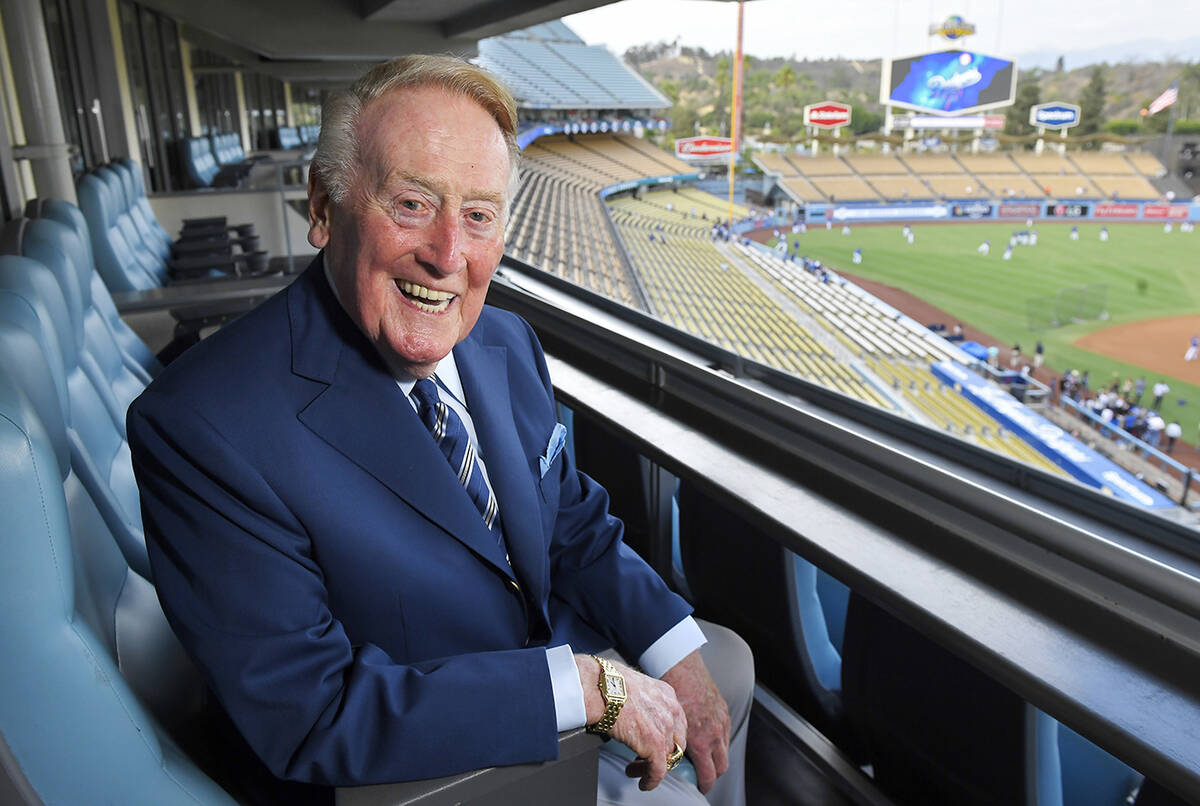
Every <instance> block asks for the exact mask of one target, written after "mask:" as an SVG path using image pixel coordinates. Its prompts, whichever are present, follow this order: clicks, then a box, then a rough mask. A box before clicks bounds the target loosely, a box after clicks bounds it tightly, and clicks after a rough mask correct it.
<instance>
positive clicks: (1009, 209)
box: [996, 202, 1042, 218]
mask: <svg viewBox="0 0 1200 806" xmlns="http://www.w3.org/2000/svg"><path fill="white" fill-rule="evenodd" d="M1041 214H1042V206H1041V205H1040V204H1038V203H1037V202H1001V203H1000V205H999V206H998V207H997V208H996V216H997V217H998V218H1037V217H1038V216H1040V215H1041Z"/></svg>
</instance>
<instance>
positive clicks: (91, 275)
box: [25, 199, 166, 383]
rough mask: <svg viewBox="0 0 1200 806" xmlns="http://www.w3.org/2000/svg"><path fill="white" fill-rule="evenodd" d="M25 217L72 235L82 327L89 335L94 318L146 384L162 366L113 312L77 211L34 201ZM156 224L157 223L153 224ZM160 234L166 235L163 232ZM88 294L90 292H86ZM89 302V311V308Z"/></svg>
mask: <svg viewBox="0 0 1200 806" xmlns="http://www.w3.org/2000/svg"><path fill="white" fill-rule="evenodd" d="M25 214H26V215H27V216H29V217H30V218H47V219H51V220H53V221H57V222H58V223H60V224H63V225H64V226H66V227H69V228H70V229H71V231H72V232H74V233H75V236H76V238H77V241H76V242H75V243H76V244H77V245H79V246H80V247H81V249H82V252H81V253H80V255H78V256H77V257H76V258H75V259H73V263H74V265H75V268H76V269H77V270H78V271H79V288H80V291H81V302H82V304H83V308H84V320H85V327H86V328H87V330H88V332H91V331H92V330H93V329H94V328H96V327H97V323H96V322H95V319H96V318H97V317H98V318H99V319H100V320H101V322H103V324H104V325H107V327H108V329H109V332H111V333H112V336H113V338H114V339H115V340H116V342H117V344H118V345H119V346H120V348H121V351H122V356H123V357H124V358H125V359H126V363H127V365H129V367H130V370H131V371H133V372H135V373H137V372H138V370H141V372H142V373H143V375H144V379H145V381H146V383H149V382H150V379H151V378H153V377H154V376H156V375H157V374H158V373H159V372H161V371H162V363H161V362H159V360H158V358H157V357H155V355H154V352H153V351H152V350H151V349H150V348H149V347H147V346H146V343H145V342H144V341H142V339H141V338H140V337H139V336H138V335H137V333H135V332H134V331H133V329H132V328H130V327H129V325H127V324H125V320H124V319H122V318H121V315H120V314H119V313H118V312H117V306H116V304H115V303H114V302H113V299H112V294H110V293H109V291H108V286H106V285H105V284H104V280H103V279H102V278H101V277H100V273H99V272H98V271H96V262H95V258H94V256H93V254H92V242H91V237H90V234H89V232H88V226H87V221H85V220H84V218H83V213H81V212H80V211H79V208H78V207H76V206H75V205H73V204H71V203H70V202H67V201H62V200H60V199H34V200H33V201H31V202H30V203H29V204H28V205H26V208H25ZM155 223H157V222H155ZM163 234H164V235H165V234H166V231H165V230H163ZM89 290H90V292H89ZM89 302H90V307H89Z"/></svg>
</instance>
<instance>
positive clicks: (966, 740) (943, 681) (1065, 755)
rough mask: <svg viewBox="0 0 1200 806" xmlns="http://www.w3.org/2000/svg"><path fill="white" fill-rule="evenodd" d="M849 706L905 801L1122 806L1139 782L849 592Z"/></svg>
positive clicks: (886, 779) (876, 763)
mask: <svg viewBox="0 0 1200 806" xmlns="http://www.w3.org/2000/svg"><path fill="white" fill-rule="evenodd" d="M843 659H844V664H843V693H844V699H845V703H846V708H847V711H848V713H849V715H850V717H851V720H852V722H853V723H854V725H855V727H856V728H857V730H858V733H859V735H860V736H862V737H863V739H864V741H865V743H866V751H867V758H868V760H869V762H870V763H871V765H872V766H873V768H874V772H875V781H876V783H878V784H879V785H880V786H881V788H882V789H883V790H884V791H885V792H886V793H887V794H889V795H890V796H892V797H893V798H895V799H896V800H897V801H899V802H902V803H954V804H961V806H1085V804H1086V806H1124V804H1126V803H1128V802H1129V801H1128V798H1129V797H1130V795H1131V794H1132V792H1133V791H1134V790H1135V789H1136V787H1137V786H1138V784H1139V783H1140V782H1141V780H1142V777H1141V776H1140V775H1138V774H1137V773H1136V772H1134V771H1133V770H1132V769H1130V768H1129V767H1128V766H1126V765H1125V764H1123V763H1122V762H1120V761H1119V760H1117V759H1116V758H1114V757H1112V756H1110V755H1109V754H1108V753H1105V752H1104V751H1103V750H1100V749H1099V748H1098V747H1096V746H1095V745H1093V744H1091V743H1090V742H1088V741H1086V740H1085V739H1083V738H1082V737H1080V736H1078V735H1077V734H1075V733H1073V732H1072V731H1070V730H1068V729H1067V728H1066V727H1065V726H1063V725H1060V724H1059V723H1058V722H1057V721H1055V720H1054V719H1052V718H1051V717H1049V716H1047V715H1046V714H1044V713H1042V712H1041V711H1039V710H1037V709H1036V708H1034V707H1033V706H1031V705H1030V704H1029V703H1026V702H1024V701H1023V700H1021V698H1020V697H1018V696H1017V695H1016V694H1014V693H1013V692H1011V691H1009V690H1008V689H1007V688H1005V687H1003V686H1001V685H1000V684H999V683H997V682H996V681H994V680H992V679H991V678H990V677H988V676H987V675H985V674H983V673H982V672H980V671H979V670H977V669H975V668H974V667H973V666H971V665H970V664H969V663H967V662H966V661H964V660H962V659H961V658H959V657H957V656H956V655H954V654H952V653H950V652H949V651H947V650H946V649H944V648H942V647H941V646H939V645H937V644H935V643H934V642H932V641H930V640H929V639H927V638H925V637H924V636H923V635H921V634H920V633H919V632H917V631H916V630H914V629H913V628H912V627H909V626H908V625H907V624H904V623H903V622H901V621H900V620H898V619H896V618H895V617H893V616H891V615H890V614H888V613H886V612H885V611H883V610H882V609H881V608H879V607H877V606H875V605H873V604H871V603H869V602H867V601H866V600H865V599H863V598H861V597H859V596H857V595H851V599H850V606H849V609H848V613H847V621H846V640H845V651H844V654H843Z"/></svg>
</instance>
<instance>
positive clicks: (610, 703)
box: [588, 655, 627, 736]
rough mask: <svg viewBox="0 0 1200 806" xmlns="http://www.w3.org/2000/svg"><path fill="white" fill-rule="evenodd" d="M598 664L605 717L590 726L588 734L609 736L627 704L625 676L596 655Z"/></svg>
mask: <svg viewBox="0 0 1200 806" xmlns="http://www.w3.org/2000/svg"><path fill="white" fill-rule="evenodd" d="M592 657H593V658H596V662H597V663H599V664H600V679H599V681H598V684H599V686H600V697H601V698H602V699H603V700H604V716H602V717H600V721H599V722H597V723H596V724H595V725H588V733H600V734H603V735H604V736H607V735H608V734H609V732H610V731H611V730H612V727H613V723H615V722H616V721H617V714H619V713H621V706H622V705H624V704H625V697H626V696H627V695H626V692H625V676H624V675H622V674H621V673H620V672H618V671H617V667H616V666H613V665H612V663H610V662H609V661H607V660H605V659H604V658H598V657H596V656H595V655H593V656H592Z"/></svg>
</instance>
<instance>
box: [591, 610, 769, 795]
mask: <svg viewBox="0 0 1200 806" xmlns="http://www.w3.org/2000/svg"><path fill="white" fill-rule="evenodd" d="M696 622H697V623H698V624H699V625H700V629H701V630H702V631H703V632H704V637H705V638H707V639H708V643H706V644H705V645H704V646H702V647H701V648H700V655H701V657H703V658H704V665H705V666H707V667H708V671H709V673H710V674H711V675H712V677H713V680H714V681H715V682H716V684H717V688H719V689H720V691H721V696H723V697H724V698H725V702H727V703H728V704H729V719H730V722H731V724H732V735H731V739H730V743H729V770H728V772H726V773H725V774H724V775H722V776H721V777H720V778H718V779H717V783H716V786H714V787H713V788H712V791H711V792H709V793H708V795H707V796H705V795H701V794H700V790H698V789H696V786H695V785H694V784H693V783H692V782H691V781H688V780H687V779H686V778H683V777H680V776H679V775H677V774H676V773H674V772H670V773H667V777H666V779H665V780H664V781H663V782H662V783H661V784H659V785H658V786H657V787H655V789H654V790H653V791H651V792H643V791H641V790H640V789H638V782H637V779H636V778H628V777H626V775H625V766H626V765H627V764H628V763H629V762H630V760H632V758H633V752H632V751H631V750H629V749H628V748H627V747H625V746H624V745H620V744H618V743H617V742H615V741H610V742H607V743H606V744H605V745H604V747H603V748H602V749H601V750H600V774H599V781H598V783H597V786H596V803H597V806H745V804H746V789H745V778H746V732H747V727H748V725H749V724H750V705H751V703H752V701H753V700H754V658H753V656H752V655H751V654H750V647H748V646H747V645H746V642H745V641H743V640H742V639H741V637H740V636H739V635H738V634H737V633H735V632H733V631H732V630H729V629H726V628H725V627H722V626H720V625H719V624H713V623H711V622H707V621H701V620H700V619H697V620H696Z"/></svg>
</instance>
